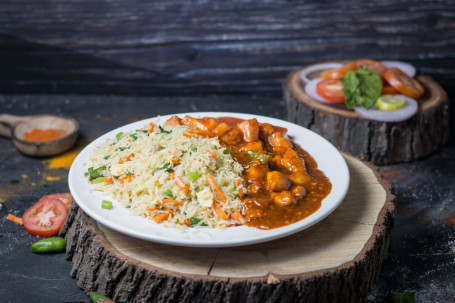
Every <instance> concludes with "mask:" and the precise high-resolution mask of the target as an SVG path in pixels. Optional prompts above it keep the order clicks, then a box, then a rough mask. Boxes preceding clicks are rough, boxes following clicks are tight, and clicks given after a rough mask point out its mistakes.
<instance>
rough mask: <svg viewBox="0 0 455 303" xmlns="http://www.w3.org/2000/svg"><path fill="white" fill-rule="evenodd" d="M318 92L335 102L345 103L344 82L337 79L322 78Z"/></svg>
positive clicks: (317, 87)
mask: <svg viewBox="0 0 455 303" xmlns="http://www.w3.org/2000/svg"><path fill="white" fill-rule="evenodd" d="M316 92H317V93H318V94H319V95H320V96H321V97H323V98H324V99H326V100H328V101H331V102H333V103H343V102H344V93H343V83H341V81H340V80H336V79H326V80H321V81H319V82H318V84H317V85H316Z"/></svg>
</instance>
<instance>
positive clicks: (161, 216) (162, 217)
mask: <svg viewBox="0 0 455 303" xmlns="http://www.w3.org/2000/svg"><path fill="white" fill-rule="evenodd" d="M167 218H169V213H162V214H158V215H156V216H154V217H153V218H152V219H153V221H155V222H156V223H160V222H163V221H165V220H167Z"/></svg>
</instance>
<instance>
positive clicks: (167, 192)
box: [164, 189, 174, 198]
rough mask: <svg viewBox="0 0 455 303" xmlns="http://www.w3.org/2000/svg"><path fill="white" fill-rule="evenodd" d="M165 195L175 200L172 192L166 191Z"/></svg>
mask: <svg viewBox="0 0 455 303" xmlns="http://www.w3.org/2000/svg"><path fill="white" fill-rule="evenodd" d="M164 195H165V196H166V197H169V198H174V195H173V194H172V191H171V190H170V189H168V190H166V191H165V192H164Z"/></svg>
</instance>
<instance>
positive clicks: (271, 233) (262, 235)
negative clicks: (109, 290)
mask: <svg viewBox="0 0 455 303" xmlns="http://www.w3.org/2000/svg"><path fill="white" fill-rule="evenodd" d="M184 115H192V116H200V117H204V116H207V117H215V118H216V117H237V118H241V119H242V118H243V119H251V118H257V119H258V120H261V119H266V120H272V121H264V122H266V123H271V124H274V125H280V123H283V122H284V123H285V124H289V125H292V126H293V128H297V130H298V129H299V128H301V129H304V130H305V131H308V132H309V133H311V134H312V135H313V136H316V137H318V139H319V140H322V142H324V144H327V145H328V146H330V147H331V148H332V149H333V150H334V151H335V152H336V153H335V154H336V155H337V157H338V161H340V162H339V164H341V166H342V167H340V169H341V170H342V172H343V177H344V178H345V182H344V183H345V186H344V187H343V188H341V193H340V194H339V196H338V198H337V197H335V199H336V200H337V201H336V202H335V203H333V204H332V205H331V207H330V208H329V210H328V211H326V212H325V213H322V214H321V213H318V211H319V210H320V209H321V208H322V205H321V207H320V208H319V209H318V210H317V211H316V212H314V213H313V214H311V215H310V216H308V217H306V218H304V219H302V220H300V221H297V222H295V223H293V224H290V225H286V226H283V227H279V228H274V229H270V230H261V229H257V228H254V227H247V226H237V227H229V228H226V229H225V230H222V231H220V230H216V229H211V230H209V233H212V234H213V233H215V234H217V233H223V232H224V231H226V230H234V229H239V228H240V229H245V228H247V229H248V231H251V230H250V229H254V230H255V232H257V234H258V235H256V236H255V237H253V238H251V239H249V238H246V239H244V238H241V239H238V240H232V239H231V240H230V241H223V240H216V241H211V242H193V241H194V240H191V238H190V239H189V240H187V239H173V238H169V237H166V236H157V235H153V234H152V235H145V236H144V235H142V234H138V231H136V232H135V231H134V230H133V229H131V228H130V229H125V228H124V227H122V226H118V225H117V224H115V223H113V222H109V221H108V220H107V219H105V218H103V216H101V215H99V214H98V213H96V212H94V211H92V210H91V209H90V208H89V207H88V205H86V204H85V203H84V202H83V201H79V200H82V199H81V198H80V197H79V195H78V191H79V190H80V189H78V188H77V186H76V184H74V182H76V181H77V180H78V179H82V176H79V177H78V176H76V175H75V174H76V173H75V171H76V170H77V169H76V165H78V164H80V162H81V161H83V156H84V155H85V154H86V153H88V150H89V149H91V150H92V151H93V148H94V147H95V146H96V145H98V144H101V143H102V142H104V141H105V140H106V139H107V138H110V137H111V136H112V134H113V133H116V132H118V131H120V129H124V128H129V129H130V130H131V129H133V128H134V127H133V125H136V124H141V123H142V124H144V125H146V124H148V122H150V121H155V120H160V119H163V121H164V120H165V119H168V118H169V117H171V116H184ZM280 126H281V125H280ZM284 126H285V127H286V125H284ZM136 127H137V126H136ZM288 130H289V129H288ZM297 139H300V138H297ZM300 140H301V139H300ZM297 143H298V142H297ZM304 149H305V148H304ZM310 155H311V156H312V157H313V158H314V155H313V154H311V153H310ZM317 162H318V167H320V163H319V161H317ZM324 173H325V172H324ZM325 174H326V173H325ZM331 183H332V185H333V182H332V180H331ZM349 184H350V172H349V168H348V165H347V163H346V161H345V159H344V157H343V156H342V154H341V152H340V151H339V150H338V149H337V148H336V147H335V146H333V144H332V143H330V142H329V141H328V140H327V139H325V138H324V137H322V136H321V135H319V134H317V133H315V132H314V131H312V130H310V129H307V128H305V127H303V126H301V125H298V124H295V123H292V122H289V121H286V120H282V119H278V118H273V117H268V116H262V115H256V114H249V113H236V112H218V111H217V112H206V111H204V112H183V113H175V114H168V115H158V116H154V117H150V118H146V119H142V120H138V121H135V122H132V123H128V124H125V125H122V126H120V127H117V128H115V129H112V130H109V131H107V132H106V133H103V134H102V135H100V136H99V137H97V138H96V139H94V140H92V141H91V142H90V143H89V144H88V145H87V146H85V147H84V148H83V149H82V150H81V152H80V153H79V154H78V155H77V157H76V158H75V160H74V161H73V164H72V165H71V168H70V171H69V174H68V185H69V188H70V192H71V194H72V195H73V200H74V201H75V202H76V203H77V204H78V206H79V207H80V208H81V209H82V210H83V211H84V212H85V213H86V214H87V215H88V216H89V217H90V218H92V219H93V220H94V221H95V222H97V223H98V224H102V225H103V226H105V227H107V228H110V229H112V230H115V231H117V232H119V233H122V234H125V235H128V236H131V237H134V238H138V239H142V240H146V241H150V242H156V243H163V244H168V245H175V246H185V247H207V248H215V247H235V246H244V245H251V244H257V243H263V242H268V241H272V240H275V239H278V238H283V237H286V236H289V235H291V234H294V233H297V232H300V231H302V230H305V229H308V228H309V227H311V226H313V225H315V224H316V223H318V222H320V221H322V220H323V219H325V218H326V217H327V216H329V215H330V214H331V213H332V212H333V211H334V210H335V209H337V208H338V207H339V205H340V204H341V203H342V201H343V200H344V198H345V197H346V194H347V191H348V189H349ZM87 185H88V183H87ZM84 189H87V190H88V189H89V187H88V186H87V187H86V188H84ZM332 191H333V187H332V190H331V192H332ZM329 195H330V194H329ZM323 201H324V200H323ZM114 203H118V202H116V201H114ZM123 209H124V210H126V209H125V208H123ZM126 211H127V210H126ZM128 213H129V214H130V215H132V214H131V213H130V212H129V211H128ZM315 214H317V218H316V217H314V215H315ZM132 216H134V215H132ZM134 218H138V219H144V218H141V217H139V216H134ZM315 218H316V219H315ZM144 220H147V219H144ZM147 221H149V223H150V224H153V225H155V224H154V223H153V222H151V221H150V220H147ZM303 223H305V224H303ZM302 224H303V225H302ZM153 225H151V226H153ZM299 225H301V226H299ZM292 227H294V228H292ZM168 228H170V227H168ZM202 229H203V228H201V230H202ZM201 230H199V231H198V232H201ZM212 240H213V238H212Z"/></svg>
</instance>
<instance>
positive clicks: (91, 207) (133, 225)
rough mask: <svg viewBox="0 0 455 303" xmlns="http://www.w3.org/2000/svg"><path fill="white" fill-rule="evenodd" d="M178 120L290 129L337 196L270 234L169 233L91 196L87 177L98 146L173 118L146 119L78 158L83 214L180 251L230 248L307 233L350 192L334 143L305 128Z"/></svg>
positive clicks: (74, 179)
mask: <svg viewBox="0 0 455 303" xmlns="http://www.w3.org/2000/svg"><path fill="white" fill-rule="evenodd" d="M176 115H177V116H179V117H181V118H183V117H184V116H185V115H190V116H192V117H197V118H201V117H236V118H241V119H252V118H256V119H257V120H258V121H259V122H263V123H270V124H273V125H277V126H281V127H286V128H287V129H288V136H290V137H292V138H293V140H294V141H295V142H296V143H298V144H299V145H300V146H301V147H302V148H303V149H305V150H306V151H307V152H309V154H310V155H311V156H312V157H313V158H314V159H315V160H316V162H317V163H318V168H319V169H320V170H322V171H323V172H324V173H325V175H326V176H327V177H328V178H329V179H330V182H331V183H332V191H331V192H330V194H329V195H328V196H327V197H326V198H325V199H324V200H323V201H322V205H321V207H320V208H319V209H318V210H317V211H316V212H315V213H313V214H312V215H310V216H309V217H307V218H305V219H303V220H301V221H299V222H296V223H294V224H291V225H288V226H284V227H280V228H275V229H271V230H261V229H257V228H254V227H247V226H236V227H229V228H226V229H225V230H217V229H210V228H199V229H192V228H188V229H187V231H186V232H181V231H178V230H176V229H173V228H166V227H163V226H162V225H160V224H156V223H155V222H153V221H151V220H149V219H145V218H143V217H139V216H134V215H132V214H131V213H130V212H129V211H128V210H127V209H126V208H124V207H123V206H121V205H120V203H118V202H116V201H115V200H113V199H112V198H110V197H107V196H103V194H102V193H101V192H96V191H90V185H89V183H88V181H87V178H86V177H85V176H84V173H85V172H86V171H87V169H88V165H87V163H88V159H89V157H90V155H91V154H92V153H93V150H94V148H95V147H96V146H98V145H100V144H102V143H104V142H105V141H106V139H108V138H113V137H115V135H116V134H117V133H118V132H127V131H133V130H135V129H138V128H142V127H143V126H146V125H148V123H149V122H151V121H153V122H154V123H155V124H157V125H158V124H163V123H164V122H165V121H166V120H167V119H168V118H170V117H171V116H172V115H168V116H160V117H155V118H150V119H145V120H142V121H138V122H135V123H131V124H128V125H125V126H123V127H120V128H117V129H115V130H113V131H110V132H108V133H107V134H105V135H103V136H101V137H99V138H98V139H96V140H95V141H93V142H92V143H90V144H89V145H88V146H87V147H86V148H84V150H82V151H81V152H80V153H79V155H78V156H77V158H76V159H75V160H74V162H73V165H72V166H71V169H70V172H69V176H68V183H69V188H70V191H71V194H72V195H73V198H74V200H75V201H76V203H77V204H78V205H79V206H80V207H81V208H82V209H83V210H84V212H86V213H87V214H88V215H89V216H90V217H92V218H93V219H94V220H96V221H97V222H99V223H101V224H102V225H104V226H107V227H109V228H111V229H113V230H116V231H118V232H120V233H123V234H127V235H129V236H132V237H136V238H140V239H144V240H148V241H153V242H160V243H166V244H172V245H180V246H194V247H228V246H240V245H248V244H254V243H260V242H265V241H270V240H273V239H277V238H281V237H284V236H287V235H290V234H293V233H296V232H298V231H301V230H303V229H305V228H308V227H310V226H312V225H313V224H315V223H317V222H319V221H321V220H322V219H324V218H325V217H327V216H328V215H329V214H330V213H331V212H332V211H334V210H335V209H336V208H337V207H338V205H339V204H340V203H341V201H343V199H344V197H345V195H346V192H347V190H348V187H349V170H348V167H347V165H346V162H345V161H344V159H343V157H342V156H341V154H340V153H339V152H338V150H337V149H336V148H335V147H334V146H333V145H332V144H331V143H329V142H328V141H327V140H326V139H324V138H322V137H321V136H319V135H317V134H316V133H314V132H312V131H310V130H308V129H306V128H303V127H301V126H298V125H295V124H292V123H289V122H286V121H283V120H279V119H273V118H268V117H263V116H256V115H249V114H239V113H226V112H199V113H182V114H176ZM151 156H152V155H151ZM103 199H104V200H110V201H113V208H112V209H111V210H106V209H102V208H101V201H102V200H103Z"/></svg>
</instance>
